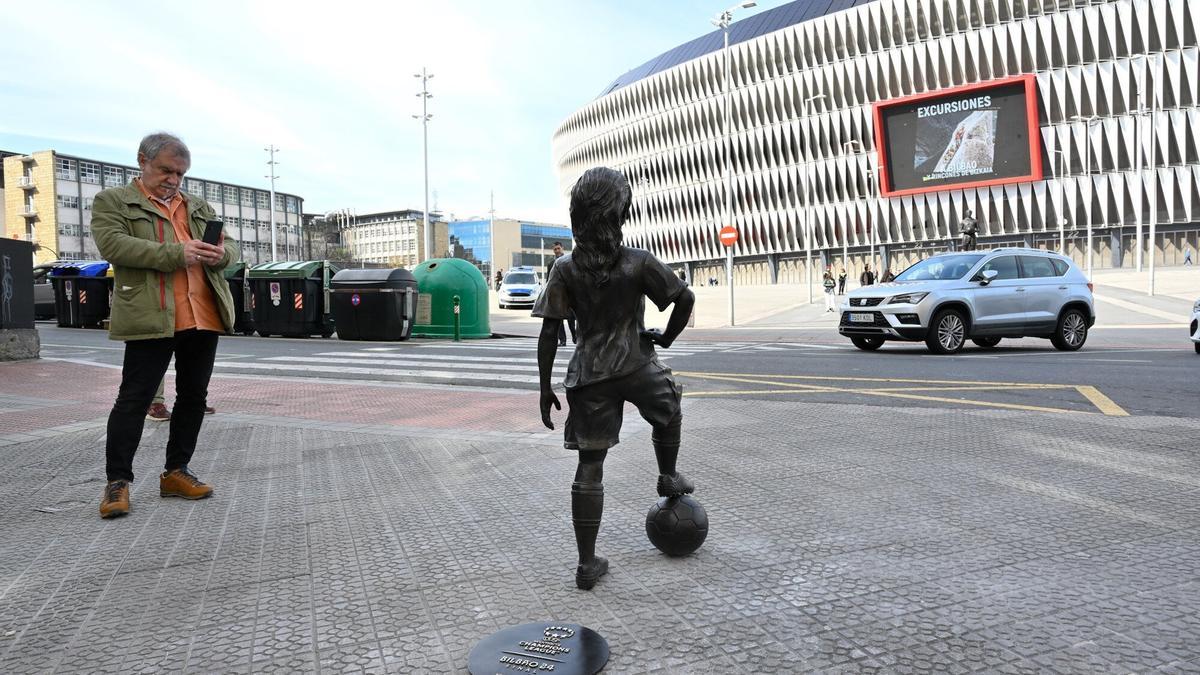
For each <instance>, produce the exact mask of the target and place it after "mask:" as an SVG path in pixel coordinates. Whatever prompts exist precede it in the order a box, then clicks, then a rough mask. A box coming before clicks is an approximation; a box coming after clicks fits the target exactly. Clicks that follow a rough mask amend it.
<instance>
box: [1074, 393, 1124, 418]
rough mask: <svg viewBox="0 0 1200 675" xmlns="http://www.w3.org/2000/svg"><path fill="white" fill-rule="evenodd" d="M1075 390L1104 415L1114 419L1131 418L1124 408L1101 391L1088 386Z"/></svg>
mask: <svg viewBox="0 0 1200 675" xmlns="http://www.w3.org/2000/svg"><path fill="white" fill-rule="evenodd" d="M1075 389H1076V390H1077V391H1078V392H1079V393H1081V394H1083V396H1084V397H1085V398H1086V399H1087V400H1089V401H1091V402H1092V405H1094V406H1096V407H1097V408H1099V409H1100V412H1102V413H1104V414H1105V415H1112V416H1113V417H1129V413H1127V412H1125V409H1124V408H1122V407H1121V406H1119V405H1117V404H1116V402H1114V401H1113V400H1112V399H1111V398H1109V397H1107V396H1105V395H1104V394H1101V393H1100V390H1099V389H1097V388H1095V387H1092V386H1088V385H1084V386H1079V387H1075Z"/></svg>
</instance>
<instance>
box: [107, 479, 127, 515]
mask: <svg viewBox="0 0 1200 675" xmlns="http://www.w3.org/2000/svg"><path fill="white" fill-rule="evenodd" d="M127 513H129V481H127V480H112V481H109V482H108V485H105V486H104V496H103V497H101V498H100V517H101V518H116V517H117V516H123V515H125V514H127Z"/></svg>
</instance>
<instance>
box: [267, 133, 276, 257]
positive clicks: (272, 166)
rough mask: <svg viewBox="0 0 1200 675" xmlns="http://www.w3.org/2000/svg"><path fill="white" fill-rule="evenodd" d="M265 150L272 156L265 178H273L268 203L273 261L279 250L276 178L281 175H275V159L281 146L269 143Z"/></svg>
mask: <svg viewBox="0 0 1200 675" xmlns="http://www.w3.org/2000/svg"><path fill="white" fill-rule="evenodd" d="M263 150H266V151H267V152H268V153H269V154H270V156H271V158H270V159H269V160H267V169H268V170H269V172H270V173H268V174H267V175H266V176H263V178H270V179H271V203H270V204H268V205H267V212H268V213H270V214H271V262H275V260H276V259H277V252H278V251H277V248H276V243H275V179H276V178H279V176H276V175H275V165H276V164H277V163H278V162H276V161H275V153H276V152H278V151H279V148H277V147H275V146H274V145H268V146H267V147H265V148H263Z"/></svg>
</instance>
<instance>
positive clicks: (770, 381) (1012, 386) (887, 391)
mask: <svg viewBox="0 0 1200 675" xmlns="http://www.w3.org/2000/svg"><path fill="white" fill-rule="evenodd" d="M676 374H677V375H679V376H681V377H693V378H697V379H704V380H714V381H717V382H741V383H744V384H758V385H768V386H773V387H781V388H779V389H744V390H724V391H699V392H687V393H685V394H684V395H685V396H737V395H750V394H759V395H761V394H814V393H838V394H861V395H866V396H883V397H888V398H904V399H910V400H916V401H931V402H936V403H957V404H961V405H974V406H981V407H986V408H1001V409H1005V410H1028V411H1031V412H1049V413H1077V414H1095V413H1089V412H1087V411H1085V410H1071V409H1068V408H1052V407H1048V406H1036V405H1025V404H1019V403H999V402H994V401H976V400H972V399H963V398H949V397H944V396H929V395H922V394H915V393H912V392H918V391H925V392H947V391H1022V390H1024V391H1039V390H1040V391H1053V390H1062V389H1075V390H1076V391H1078V392H1079V393H1080V394H1081V395H1082V396H1083V397H1084V398H1086V399H1087V400H1088V402H1090V403H1091V404H1092V405H1094V406H1095V407H1096V408H1097V409H1098V410H1099V411H1100V412H1101V413H1103V414H1105V415H1114V416H1127V415H1128V414H1129V413H1127V412H1125V410H1124V409H1122V408H1121V407H1120V406H1118V405H1117V404H1116V403H1115V402H1113V400H1112V399H1110V398H1108V397H1107V396H1105V395H1104V394H1102V393H1100V390H1099V389H1096V388H1095V387H1092V386H1086V385H1072V384H1041V383H1036V382H979V381H971V380H918V379H911V378H884V377H844V376H830V377H823V376H819V375H765V376H759V375H753V374H740V373H698V372H692V371H686V372H678V373H676ZM789 380H793V381H789ZM794 380H807V381H813V380H825V381H833V382H866V383H893V384H922V385H947V386H923V387H869V388H868V387H864V388H855V387H835V386H827V385H819V384H806V383H801V382H795V381H794Z"/></svg>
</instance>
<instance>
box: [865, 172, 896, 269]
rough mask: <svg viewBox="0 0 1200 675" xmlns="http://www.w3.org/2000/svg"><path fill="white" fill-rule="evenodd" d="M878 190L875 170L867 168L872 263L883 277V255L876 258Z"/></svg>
mask: <svg viewBox="0 0 1200 675" xmlns="http://www.w3.org/2000/svg"><path fill="white" fill-rule="evenodd" d="M878 190H879V188H878V187H877V184H876V183H875V170H874V169H867V196H869V197H870V198H871V201H869V202H867V204H868V205H869V207H870V213H871V264H872V265H874V266H875V274H878V275H879V277H880V278H881V279H882V278H883V272H882V271H881V270H883V257H882V256H880V259H879V260H876V259H875V249H876V244H878V243H879V235H878V234H877V233H878V231H879V227H878V225H879V224H878V223H876V222H875V209H877V208H879V198H878V197H876V196H875V195H876V193H877V192H878ZM889 268H890V265H889Z"/></svg>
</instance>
